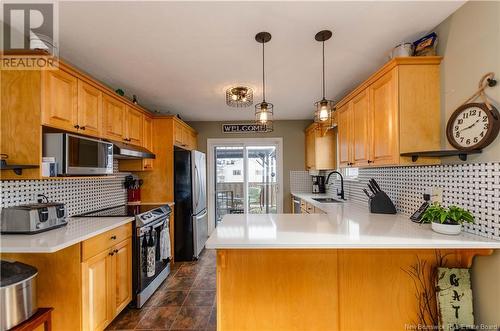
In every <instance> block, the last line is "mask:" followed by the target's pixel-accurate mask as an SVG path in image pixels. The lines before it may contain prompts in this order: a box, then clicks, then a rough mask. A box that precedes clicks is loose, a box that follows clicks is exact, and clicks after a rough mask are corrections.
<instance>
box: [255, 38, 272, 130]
mask: <svg viewBox="0 0 500 331" xmlns="http://www.w3.org/2000/svg"><path fill="white" fill-rule="evenodd" d="M255 40H257V42H258V43H261V44H262V102H261V103H258V104H256V105H255V121H256V122H257V123H258V124H261V125H265V126H266V129H267V131H272V129H273V108H274V106H273V104H272V103H269V102H266V79H265V78H266V76H265V51H264V44H265V43H267V42H268V41H269V40H271V34H270V33H269V32H259V33H257V34H256V35H255Z"/></svg>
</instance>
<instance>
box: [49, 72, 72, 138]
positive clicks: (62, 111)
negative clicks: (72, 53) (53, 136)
mask: <svg viewBox="0 0 500 331" xmlns="http://www.w3.org/2000/svg"><path fill="white" fill-rule="evenodd" d="M41 79H42V96H43V97H42V100H43V101H42V124H43V125H48V126H52V127H55V128H59V129H62V130H66V131H77V125H78V79H77V78H76V77H75V76H73V75H71V74H69V73H67V72H65V71H64V70H46V71H43V72H42V74H41Z"/></svg>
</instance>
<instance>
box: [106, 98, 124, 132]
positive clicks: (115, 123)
mask: <svg viewBox="0 0 500 331" xmlns="http://www.w3.org/2000/svg"><path fill="white" fill-rule="evenodd" d="M102 112H103V119H104V129H103V134H104V136H105V137H106V138H108V139H111V140H116V141H124V140H125V139H126V131H127V123H126V120H127V105H126V104H124V103H123V102H121V101H120V100H118V99H116V98H114V97H112V96H110V95H108V94H104V95H103V100H102Z"/></svg>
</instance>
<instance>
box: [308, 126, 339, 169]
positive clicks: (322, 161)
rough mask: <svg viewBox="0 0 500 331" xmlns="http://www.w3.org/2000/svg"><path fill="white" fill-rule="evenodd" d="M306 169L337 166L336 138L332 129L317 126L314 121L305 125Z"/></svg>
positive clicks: (334, 167) (333, 167)
mask: <svg viewBox="0 0 500 331" xmlns="http://www.w3.org/2000/svg"><path fill="white" fill-rule="evenodd" d="M305 136H306V169H307V170H328V169H336V168H337V157H336V154H337V148H336V144H337V139H336V135H335V133H334V132H333V130H326V129H325V128H322V127H318V126H317V124H316V123H313V124H311V125H310V126H308V127H307V129H306V132H305Z"/></svg>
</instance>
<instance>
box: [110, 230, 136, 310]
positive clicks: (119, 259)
mask: <svg viewBox="0 0 500 331" xmlns="http://www.w3.org/2000/svg"><path fill="white" fill-rule="evenodd" d="M113 253H114V255H112V256H111V277H112V279H111V284H112V286H111V289H112V291H114V293H112V297H113V298H112V302H111V304H110V306H111V312H112V316H116V315H118V313H119V312H121V311H122V310H123V309H124V308H125V307H126V306H127V305H128V304H129V302H130V301H131V300H132V286H131V284H132V241H131V239H128V240H124V241H122V242H121V243H119V244H118V245H116V246H115V248H114V250H113Z"/></svg>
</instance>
